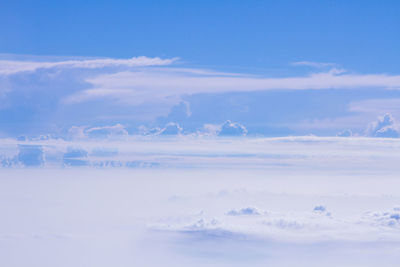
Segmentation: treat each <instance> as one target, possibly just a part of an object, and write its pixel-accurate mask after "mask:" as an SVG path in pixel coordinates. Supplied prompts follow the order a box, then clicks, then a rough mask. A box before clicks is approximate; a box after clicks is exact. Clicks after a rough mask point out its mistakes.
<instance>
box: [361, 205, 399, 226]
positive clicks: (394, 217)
mask: <svg viewBox="0 0 400 267" xmlns="http://www.w3.org/2000/svg"><path fill="white" fill-rule="evenodd" d="M363 221H364V222H368V223H370V224H373V225H378V226H387V227H393V228H400V210H399V209H398V208H397V207H395V208H393V209H392V210H389V211H383V212H367V213H365V214H364V216H363Z"/></svg>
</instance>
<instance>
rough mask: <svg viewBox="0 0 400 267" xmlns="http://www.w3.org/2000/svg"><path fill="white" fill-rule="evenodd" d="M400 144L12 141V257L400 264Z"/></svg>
mask: <svg viewBox="0 0 400 267" xmlns="http://www.w3.org/2000/svg"><path fill="white" fill-rule="evenodd" d="M399 150H400V140H399V139H397V138H367V137H350V138H343V137H315V136H306V137H284V138H243V137H241V138H232V137H229V138H226V137H209V136H184V135H180V136H170V137H160V136H125V137H124V138H123V139H118V138H117V139H112V138H111V139H110V138H109V139H96V138H94V139H91V138H89V139H87V138H84V139H74V140H64V139H52V138H49V139H45V138H42V139H37V140H32V139H29V140H28V139H21V140H16V139H2V140H1V146H0V155H1V162H2V168H1V169H0V199H1V200H2V201H1V202H0V212H1V214H2V220H1V221H0V248H1V249H0V259H1V260H0V261H1V262H2V264H4V266H27V265H29V266H41V267H42V266H111V265H112V266H248V265H249V264H250V265H251V266H265V265H272V266H363V267H364V266H396V264H397V263H398V261H399V259H400V256H399V255H400V193H399V191H398V188H399V186H400V181H399V180H398V173H400V167H399V164H398V162H399V160H400V153H399ZM22 255H23V256H22Z"/></svg>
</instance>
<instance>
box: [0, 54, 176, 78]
mask: <svg viewBox="0 0 400 267" xmlns="http://www.w3.org/2000/svg"><path fill="white" fill-rule="evenodd" d="M176 60H177V58H172V59H161V58H158V57H155V58H149V57H144V56H140V57H132V58H129V59H113V58H100V59H82V60H65V61H55V62H43V61H23V60H0V75H10V74H16V73H19V72H26V71H36V70H38V69H51V68H79V69H99V68H104V67H117V66H126V67H141V66H160V65H170V64H172V63H173V62H175V61H176Z"/></svg>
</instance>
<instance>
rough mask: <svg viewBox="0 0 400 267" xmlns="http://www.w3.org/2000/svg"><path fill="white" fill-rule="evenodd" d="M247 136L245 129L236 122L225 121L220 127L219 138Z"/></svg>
mask: <svg viewBox="0 0 400 267" xmlns="http://www.w3.org/2000/svg"><path fill="white" fill-rule="evenodd" d="M246 134H247V129H246V127H244V126H243V125H241V124H239V123H237V122H231V121H230V120H227V121H226V122H224V123H223V124H222V125H221V130H220V131H219V133H218V135H220V136H244V135H246Z"/></svg>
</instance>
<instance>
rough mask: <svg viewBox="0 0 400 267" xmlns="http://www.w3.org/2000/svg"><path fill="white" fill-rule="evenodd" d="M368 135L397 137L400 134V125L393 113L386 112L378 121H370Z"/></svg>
mask: <svg viewBox="0 0 400 267" xmlns="http://www.w3.org/2000/svg"><path fill="white" fill-rule="evenodd" d="M366 135H367V136H372V137H392V138H396V137H399V136H400V126H399V125H398V123H397V122H396V121H395V119H394V118H393V117H392V115H391V114H389V113H386V114H385V115H384V116H382V117H379V118H378V120H377V121H374V122H372V123H370V125H369V126H368V128H367V130H366Z"/></svg>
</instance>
